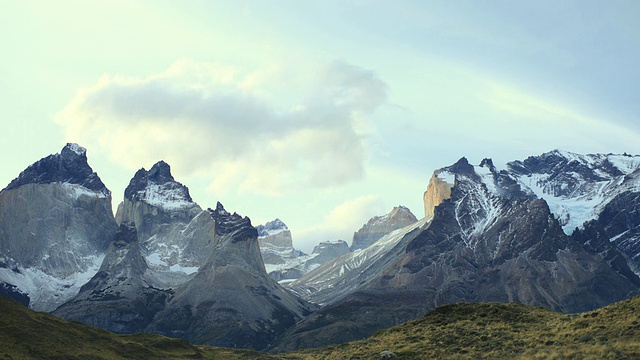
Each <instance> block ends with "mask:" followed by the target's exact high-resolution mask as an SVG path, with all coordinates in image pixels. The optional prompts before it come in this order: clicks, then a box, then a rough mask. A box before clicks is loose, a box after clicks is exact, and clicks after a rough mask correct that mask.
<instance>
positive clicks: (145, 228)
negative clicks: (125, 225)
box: [116, 161, 214, 287]
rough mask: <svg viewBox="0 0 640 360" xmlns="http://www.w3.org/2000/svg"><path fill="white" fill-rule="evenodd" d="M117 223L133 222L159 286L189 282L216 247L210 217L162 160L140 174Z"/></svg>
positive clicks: (153, 279)
mask: <svg viewBox="0 0 640 360" xmlns="http://www.w3.org/2000/svg"><path fill="white" fill-rule="evenodd" d="M116 220H117V221H118V223H122V222H132V223H134V224H135V226H136V228H137V231H138V237H139V239H140V244H141V245H142V254H143V256H144V257H145V259H146V262H147V264H148V265H149V269H150V271H149V272H148V276H149V280H150V281H151V282H152V283H153V284H154V286H157V287H175V286H177V285H179V284H182V283H184V282H186V281H187V280H188V279H189V278H190V276H193V274H195V272H196V271H197V270H198V268H199V267H200V266H201V265H202V264H203V263H204V262H205V261H206V260H207V256H208V254H209V252H210V251H209V250H210V249H211V247H212V246H213V242H212V239H213V237H214V234H213V232H214V224H213V220H212V219H211V216H210V215H209V214H208V213H207V212H206V211H205V210H202V209H201V208H200V206H198V204H196V203H195V202H193V200H192V199H191V196H190V195H189V189H188V188H187V187H186V186H184V185H182V184H181V183H179V182H177V181H175V179H174V178H173V176H172V175H171V168H170V166H169V165H168V164H167V163H165V162H164V161H159V162H158V163H156V164H155V165H153V167H152V168H151V169H150V170H149V171H147V170H145V169H144V168H143V169H140V170H138V172H136V174H135V176H134V177H133V178H132V179H131V181H130V182H129V186H127V188H126V189H125V192H124V201H123V202H122V203H121V204H120V205H119V206H118V211H117V214H116Z"/></svg>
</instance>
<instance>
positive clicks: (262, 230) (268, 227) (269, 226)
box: [256, 218, 289, 238]
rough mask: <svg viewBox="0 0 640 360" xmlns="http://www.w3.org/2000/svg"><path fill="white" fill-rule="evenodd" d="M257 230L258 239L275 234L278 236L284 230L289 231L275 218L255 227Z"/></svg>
mask: <svg viewBox="0 0 640 360" xmlns="http://www.w3.org/2000/svg"><path fill="white" fill-rule="evenodd" d="M256 229H257V230H258V237H261V238H263V237H267V236H271V235H275V234H279V233H281V232H283V231H285V230H289V228H288V227H287V225H285V223H283V222H282V220H280V219H278V218H276V219H275V220H272V221H269V222H267V223H266V224H264V225H258V226H256Z"/></svg>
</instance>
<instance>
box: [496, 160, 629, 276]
mask: <svg viewBox="0 0 640 360" xmlns="http://www.w3.org/2000/svg"><path fill="white" fill-rule="evenodd" d="M508 171H509V173H510V175H511V177H513V178H514V179H516V180H517V181H518V182H519V183H520V184H521V186H522V187H523V189H524V190H525V191H527V192H528V193H529V194H534V195H535V196H537V197H539V198H544V199H545V201H547V203H548V204H549V207H550V208H551V211H552V212H553V213H554V215H555V217H556V218H558V220H559V221H560V224H561V225H562V226H563V229H564V231H565V233H567V234H569V235H571V236H572V237H574V238H575V239H577V240H578V241H579V242H581V243H583V244H584V245H585V246H586V247H588V248H590V249H592V250H594V251H597V252H598V253H601V254H602V256H604V257H605V258H606V259H607V261H608V262H609V263H611V264H612V266H615V267H616V268H618V269H619V271H624V269H623V268H624V266H622V267H623V268H620V266H618V265H620V263H622V262H624V263H626V265H627V266H629V267H630V268H631V269H632V270H633V271H635V273H636V274H640V270H639V269H640V263H639V260H640V241H639V240H640V227H639V226H640V217H639V216H638V215H637V211H636V210H637V208H638V206H639V205H638V196H639V195H640V179H639V176H640V156H631V155H626V154H624V155H615V154H606V155H605V154H590V155H579V154H574V153H570V152H566V151H560V150H554V151H551V152H548V153H545V154H542V155H540V156H537V157H529V158H527V159H525V160H524V161H514V162H511V163H509V164H508ZM618 251H620V252H621V253H622V255H621V254H619V253H618ZM616 264H618V265H616Z"/></svg>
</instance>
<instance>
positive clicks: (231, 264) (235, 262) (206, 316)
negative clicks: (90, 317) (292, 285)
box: [147, 203, 312, 349]
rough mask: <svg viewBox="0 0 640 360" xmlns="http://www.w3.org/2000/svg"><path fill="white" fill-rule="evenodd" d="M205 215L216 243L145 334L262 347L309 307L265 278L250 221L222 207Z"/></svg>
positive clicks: (200, 341) (220, 344)
mask: <svg viewBox="0 0 640 360" xmlns="http://www.w3.org/2000/svg"><path fill="white" fill-rule="evenodd" d="M208 212H209V213H210V214H211V217H212V218H213V220H214V221H215V224H216V225H215V234H216V241H215V246H214V248H213V249H212V250H211V251H210V254H209V258H208V260H207V262H206V263H205V264H203V265H202V266H201V267H200V269H199V270H198V272H197V273H196V275H195V276H194V277H193V279H191V280H190V281H189V282H187V283H186V284H184V285H183V286H182V287H179V288H177V289H176V292H175V295H174V297H173V298H172V299H171V300H170V301H169V302H168V303H167V305H166V307H165V309H164V310H162V311H161V312H159V313H158V314H157V315H156V317H155V319H154V321H153V323H152V324H151V325H150V326H149V327H148V328H147V330H148V331H151V332H156V333H159V334H163V335H167V336H171V337H179V338H183V339H186V340H188V341H190V342H192V343H196V344H208V345H218V346H225V347H250V348H254V349H262V348H265V347H267V346H268V345H269V344H271V343H272V342H273V341H274V340H275V338H276V337H277V336H278V335H280V334H281V333H282V332H284V330H286V329H287V328H289V327H290V326H292V325H293V324H295V323H296V322H298V321H299V320H301V319H302V318H303V317H304V316H306V315H308V314H309V313H310V311H311V308H312V307H311V306H310V305H309V304H307V303H306V302H304V301H302V300H300V299H298V298H297V297H295V296H294V295H293V294H291V293H290V292H288V291H286V290H285V289H283V288H282V287H281V286H280V285H278V283H277V282H275V281H274V280H273V279H271V278H270V277H269V276H268V275H267V273H266V270H265V267H264V264H263V262H262V258H261V255H260V249H259V245H258V239H257V238H258V232H257V230H256V229H255V228H254V227H253V226H251V221H250V220H249V218H247V217H244V218H243V217H241V216H240V215H238V214H235V213H234V214H230V213H229V212H227V211H226V210H225V209H224V207H223V206H222V205H221V204H220V203H218V205H217V207H216V209H215V210H211V209H209V210H208Z"/></svg>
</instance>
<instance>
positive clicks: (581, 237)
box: [275, 152, 640, 351]
mask: <svg viewBox="0 0 640 360" xmlns="http://www.w3.org/2000/svg"><path fill="white" fill-rule="evenodd" d="M605 160H607V161H605ZM636 163H637V161H636V159H635V158H630V159H623V158H620V157H617V156H591V157H589V156H586V157H581V156H577V155H575V154H570V153H563V152H552V153H548V154H543V155H541V156H540V157H539V158H537V159H531V158H530V159H528V160H525V162H524V165H523V163H520V162H514V163H510V164H509V165H508V168H507V169H506V170H500V171H498V170H497V169H496V168H495V166H494V165H493V163H492V162H491V161H490V160H488V159H485V160H483V161H482V163H481V164H480V165H479V166H473V165H471V164H469V163H468V161H467V160H466V159H464V158H463V159H461V160H460V161H458V162H457V163H456V164H454V165H452V166H449V167H446V168H442V169H440V170H438V171H436V172H435V173H434V177H436V178H437V179H438V180H441V181H437V180H433V179H432V181H431V182H430V184H432V185H433V186H436V187H440V188H441V189H446V188H448V187H449V186H450V185H452V186H451V187H450V190H451V192H450V196H449V198H448V199H447V198H446V196H445V195H446V192H444V193H445V195H443V196H439V195H437V194H438V191H435V190H434V191H429V190H427V194H429V196H430V197H432V198H434V199H438V200H437V201H433V202H432V204H435V203H437V202H438V201H439V202H440V203H439V204H438V205H437V206H434V208H433V218H432V219H427V218H425V220H423V221H424V223H423V224H422V225H420V226H418V227H416V228H414V229H413V230H410V229H407V230H408V231H407V230H405V231H403V233H404V235H403V236H402V237H401V238H400V239H398V240H395V241H390V237H387V238H386V239H385V238H383V239H381V240H380V241H379V242H383V243H387V244H389V245H388V246H391V245H393V247H392V249H393V250H392V251H387V252H385V254H387V255H385V256H381V257H378V258H375V259H373V257H371V259H373V260H369V259H362V260H361V261H357V262H356V261H354V262H352V263H354V264H357V265H358V266H357V270H356V271H357V272H358V273H362V275H357V276H354V275H347V276H343V278H342V279H340V280H338V281H333V282H331V283H330V284H323V283H322V282H319V280H316V282H315V283H314V282H313V281H314V279H321V278H322V277H323V275H324V278H330V276H329V275H328V273H325V274H322V271H333V272H336V271H337V272H338V274H340V272H343V273H352V272H354V269H355V268H353V269H350V268H348V267H347V266H348V265H349V262H348V261H344V260H343V259H342V258H341V259H338V260H340V261H339V262H338V261H336V262H335V263H333V264H331V262H330V263H328V264H326V265H327V266H323V267H321V268H318V269H317V270H315V271H313V272H311V273H309V274H308V275H307V276H306V277H304V278H302V279H300V280H299V281H297V282H294V283H292V284H291V286H292V288H293V289H294V290H295V291H296V292H297V293H298V294H300V295H301V296H303V297H305V298H307V299H309V300H311V301H320V302H323V303H325V304H326V306H325V307H324V308H322V309H321V310H319V311H318V312H316V313H314V314H313V315H311V316H309V317H308V318H306V319H305V320H304V321H302V322H300V323H298V324H296V326H294V327H293V328H292V329H290V330H289V331H288V333H287V334H286V335H285V336H284V337H283V338H282V339H283V341H282V342H281V343H280V344H278V346H276V347H275V350H277V351H282V350H286V349H290V348H294V347H311V346H319V345H322V344H328V343H336V342H343V341H348V340H353V339H356V338H359V337H362V336H365V335H367V334H370V333H371V332H372V331H375V330H377V329H381V328H385V327H389V326H391V325H393V324H394V323H398V322H402V321H407V320H409V319H412V318H415V317H416V316H419V315H421V314H423V313H424V312H425V311H427V310H429V309H432V308H434V307H435V306H439V305H442V304H447V303H453V302H460V301H503V302H506V301H518V302H523V303H528V304H534V305H540V306H544V307H548V308H551V309H555V310H561V311H565V312H578V311H584V310H589V309H593V308H597V307H601V306H604V305H607V304H609V303H611V302H614V301H618V300H621V299H624V298H627V297H629V296H631V295H633V294H635V293H637V292H638V289H640V279H639V278H638V277H637V276H636V274H634V273H633V271H632V267H631V266H630V264H631V262H629V261H626V260H628V259H630V258H631V259H632V257H630V256H626V255H625V254H624V253H623V251H621V249H617V248H615V247H612V246H608V245H607V243H614V244H615V243H616V240H617V239H618V238H616V237H615V236H620V235H615V234H623V235H621V236H620V238H623V237H626V238H627V239H632V238H633V237H634V236H635V235H632V232H633V231H630V229H635V227H634V225H633V221H634V220H633V216H632V215H631V216H629V215H628V214H627V210H628V211H629V212H632V209H633V208H634V205H633V204H635V201H636V200H635V199H636V197H635V196H631V195H629V194H627V193H625V191H624V189H633V188H634V186H633V185H632V183H628V184H627V185H624V184H625V182H627V181H629V182H631V181H632V178H633V177H634V176H633V174H635V173H636V171H637V170H636V169H637V166H636ZM612 164H616V165H612ZM600 168H602V169H600ZM614 168H615V169H614ZM620 168H623V169H620ZM569 169H573V170H572V171H569ZM567 173H568V174H569V175H566V174H567ZM616 184H617V185H616ZM620 185H623V186H622V187H621V186H620ZM629 191H630V190H629ZM440 193H442V191H440ZM616 194H618V195H616ZM543 195H544V199H542V197H543ZM594 199H597V200H594ZM616 199H618V200H620V201H619V202H618V201H617V200H616ZM623 199H624V200H623ZM589 201H592V202H591V203H589ZM585 202H587V204H588V209H585V208H584V207H579V205H580V204H584V203H585ZM622 204H624V205H622ZM622 208H625V209H627V210H622ZM599 209H600V210H599ZM602 209H607V211H606V212H605V211H603V210H602ZM614 209H616V210H614ZM427 210H428V209H427ZM586 210H588V211H586ZM594 218H597V219H598V220H595V219H594ZM614 219H616V220H614ZM582 220H586V221H596V223H597V224H596V223H592V225H589V223H587V224H586V225H584V222H582ZM598 221H599V222H598ZM618 222H619V223H622V224H624V225H623V226H620V225H615V226H614V225H613V224H614V223H615V224H618ZM574 223H578V224H580V225H578V226H581V228H579V229H578V230H574V231H573V232H570V231H568V229H571V228H572V227H573V224H574ZM573 228H574V229H575V227H573ZM613 228H616V230H615V231H612V230H613ZM588 231H591V232H590V233H587V232H588ZM607 231H609V233H607ZM592 234H596V235H599V236H601V237H602V238H601V239H600V240H598V241H596V240H597V238H596V237H594V236H592ZM610 235H613V237H609V236H610ZM383 240H384V241H383ZM605 240H606V241H605ZM621 243H623V242H621ZM624 243H625V244H629V243H633V241H629V242H624ZM373 246H375V244H374V245H373ZM365 250H366V249H365ZM331 269H334V270H331ZM389 308H393V309H394V311H393V312H389ZM328 318H331V319H332V320H331V321H326V319H328Z"/></svg>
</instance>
